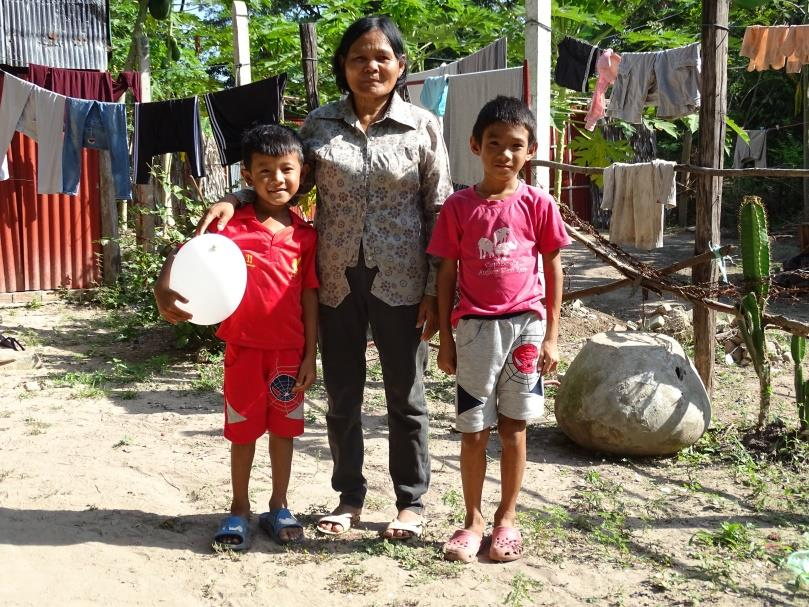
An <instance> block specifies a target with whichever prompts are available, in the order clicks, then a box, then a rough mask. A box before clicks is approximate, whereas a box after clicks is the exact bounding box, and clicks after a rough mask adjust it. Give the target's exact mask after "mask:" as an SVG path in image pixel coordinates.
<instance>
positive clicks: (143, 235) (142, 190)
mask: <svg viewBox="0 0 809 607" xmlns="http://www.w3.org/2000/svg"><path fill="white" fill-rule="evenodd" d="M138 68H139V71H140V97H141V101H142V102H148V101H151V100H152V77H151V60H150V56H149V39H148V38H147V37H146V36H145V35H144V34H141V35H140V36H139V37H138ZM135 198H136V206H138V207H140V209H139V210H141V211H146V212H145V213H142V212H138V210H135V236H136V240H137V242H138V244H139V245H140V246H142V247H143V248H144V249H145V250H147V251H150V250H152V241H153V240H154V215H152V214H151V211H153V210H154V190H153V188H152V187H151V185H149V184H146V185H136V186H135Z"/></svg>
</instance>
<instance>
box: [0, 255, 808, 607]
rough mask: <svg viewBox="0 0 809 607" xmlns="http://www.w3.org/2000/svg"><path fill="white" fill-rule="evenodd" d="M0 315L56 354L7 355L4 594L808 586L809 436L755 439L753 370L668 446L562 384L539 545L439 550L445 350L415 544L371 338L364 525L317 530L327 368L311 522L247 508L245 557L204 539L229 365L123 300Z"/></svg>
mask: <svg viewBox="0 0 809 607" xmlns="http://www.w3.org/2000/svg"><path fill="white" fill-rule="evenodd" d="M571 255H572V256H573V257H575V256H577V255H578V253H572V254H571ZM581 264H584V257H583V256H582V259H581ZM579 267H581V265H580V266H579ZM589 279H590V276H589V275H588V276H586V277H585V278H582V279H581V280H579V281H578V283H577V284H573V285H571V288H580V287H583V286H586V284H584V283H585V282H586V281H587V280H589ZM629 299H630V298H628V297H626V296H624V297H623V299H622V300H619V302H620V303H621V306H619V309H617V310H616V309H613V310H612V311H613V312H620V311H621V310H623V311H624V312H623V314H619V315H620V316H623V317H624V318H627V317H632V316H635V317H637V309H634V310H633V309H632V308H630V307H629V306H628V305H624V304H625V303H626V302H628V301H629ZM599 301H601V300H599ZM596 303H598V302H592V304H593V305H595V304H596ZM589 304H590V302H588V305H589ZM0 317H2V319H1V320H0V328H2V329H1V330H2V331H3V332H4V333H8V334H14V335H16V336H17V337H19V338H20V340H21V341H22V342H23V343H25V344H27V345H28V346H29V348H31V349H33V350H34V351H36V352H37V353H39V355H40V356H41V358H42V361H43V366H42V367H41V368H40V369H37V370H34V371H25V372H22V371H18V372H12V371H6V372H0V393H2V394H3V397H2V399H0V563H1V564H2V565H1V566H0V604H3V605H14V606H16V605H38V606H39V605H43V604H46V605H47V604H58V605H96V604H104V605H138V606H146V605H158V604H160V605H248V604H250V605H261V604H273V605H313V606H317V605H333V604H339V603H350V604H353V605H357V606H360V605H363V606H365V605H367V606H370V605H376V606H383V605H384V606H389V607H394V606H398V607H405V606H408V607H414V606H432V605H441V606H451V605H457V606H459V607H460V606H464V607H470V606H474V605H478V606H485V605H503V604H505V605H512V606H517V605H548V606H551V605H552V606H568V605H570V606H573V605H626V606H645V605H649V606H652V605H707V604H710V605H713V606H716V607H721V606H731V605H732V606H734V607H738V606H748V605H750V606H752V605H798V604H807V602H806V601H807V600H809V594H807V593H806V592H800V591H797V592H796V589H795V587H794V586H792V585H791V579H792V578H791V577H790V576H789V574H788V573H787V572H785V571H784V570H783V569H780V568H779V566H778V565H779V562H780V560H781V559H782V558H783V557H784V556H785V555H786V554H788V553H789V552H790V551H792V550H795V549H797V548H799V547H801V546H802V545H803V544H804V543H805V542H807V543H809V539H807V538H809V536H805V537H804V538H802V537H801V534H803V533H804V532H807V531H808V530H809V517H807V516H806V514H805V513H806V512H807V507H809V484H807V481H806V479H807V474H806V472H807V464H806V461H807V453H808V452H807V451H806V450H803V448H802V447H794V449H791V450H787V451H783V450H782V451H779V452H778V455H779V456H780V460H779V461H778V462H773V461H770V460H765V459H762V456H760V455H757V454H753V455H750V454H749V453H748V451H747V450H745V448H744V447H743V446H742V442H743V440H744V437H743V435H742V430H743V429H744V428H745V427H746V426H749V424H750V423H751V422H752V420H754V419H755V416H756V413H757V393H756V391H755V390H756V382H755V377H754V375H752V371H751V370H750V369H749V368H748V369H740V368H738V367H721V368H719V369H718V381H717V383H718V387H717V394H716V396H715V399H714V407H715V413H714V414H715V418H716V421H715V430H714V431H712V432H711V433H710V435H706V437H705V438H703V440H702V441H701V442H700V443H699V445H698V446H697V447H696V448H694V449H692V450H689V451H688V452H685V453H683V454H681V455H680V456H679V457H673V458H664V459H625V458H609V457H605V456H601V455H599V454H593V453H588V452H585V451H583V450H581V449H579V448H578V447H576V446H575V445H574V444H572V443H571V442H570V441H569V440H568V439H567V438H566V437H565V436H564V435H563V434H562V433H561V432H560V431H559V430H558V429H557V428H556V425H555V421H554V418H553V414H552V408H553V399H552V398H550V399H549V402H548V409H549V415H548V416H547V417H546V418H545V419H544V420H541V421H539V422H537V423H534V424H532V425H531V426H530V428H529V438H528V444H529V452H528V466H527V471H526V475H525V482H524V491H523V495H522V500H521V515H520V516H521V525H522V529H523V534H524V537H525V539H526V546H527V555H526V557H525V558H524V559H523V560H522V561H519V562H515V563H511V564H507V565H500V564H495V563H492V562H490V561H489V560H488V559H487V558H485V557H483V556H481V558H480V559H479V560H478V561H477V562H474V563H472V564H470V565H468V566H461V565H457V564H449V563H445V562H444V561H442V560H441V559H440V546H441V544H442V543H443V542H444V541H445V540H446V538H447V537H448V536H449V535H450V534H451V532H452V530H453V529H454V528H455V527H456V526H457V524H458V522H459V520H460V519H459V517H461V518H462V503H463V502H462V499H461V487H460V479H459V474H458V452H459V437H458V435H457V434H456V433H454V432H453V431H452V430H451V422H452V415H453V412H452V404H451V403H452V396H453V389H452V383H451V381H449V380H447V379H446V378H444V377H443V376H442V375H441V374H440V373H439V372H438V371H437V370H436V369H435V366H434V362H433V366H432V368H431V371H430V377H429V385H428V389H429V396H430V406H431V435H430V436H431V451H432V474H433V482H432V486H431V489H430V492H429V494H428V495H427V503H428V511H427V517H428V519H429V523H428V525H427V527H426V530H425V533H424V535H423V536H422V538H420V539H419V540H417V541H413V542H410V543H408V544H400V543H397V544H390V543H387V542H382V541H380V540H379V539H378V532H379V531H380V530H381V529H382V528H383V527H384V525H385V523H386V522H387V521H389V520H390V519H391V518H392V517H393V516H394V514H395V510H394V508H393V492H392V489H391V486H390V480H389V477H388V475H387V461H388V447H387V440H386V437H387V429H386V417H385V411H384V397H383V394H382V391H381V381H380V380H381V377H380V373H379V368H378V365H377V364H376V360H375V357H376V354H375V352H374V351H373V350H369V355H368V358H369V382H368V385H367V391H366V397H367V398H366V402H367V407H366V409H365V412H364V417H363V423H364V426H365V429H366V434H365V437H366V443H365V444H366V454H367V456H366V465H365V473H366V476H367V478H368V481H369V485H370V493H369V496H368V501H367V503H366V509H365V512H364V515H363V521H362V523H361V524H360V526H359V527H358V528H357V529H356V530H354V531H352V532H350V533H349V534H346V535H344V536H341V537H340V538H337V539H331V538H323V537H319V536H317V534H316V533H315V531H314V522H315V521H316V519H317V516H318V515H320V514H323V513H325V512H326V511H328V510H329V509H330V508H331V507H333V506H334V505H335V503H336V501H335V500H336V497H335V495H334V493H333V492H332V491H331V488H330V485H329V477H330V470H331V462H330V457H329V450H328V443H327V439H326V430H325V423H324V410H325V403H324V399H323V393H322V387H320V386H317V387H316V389H315V390H313V391H312V392H311V394H310V395H309V399H308V401H307V404H308V412H307V416H306V417H307V431H306V434H305V435H304V436H303V438H302V439H300V440H299V441H298V442H297V445H296V448H297V452H296V456H295V461H294V468H293V480H292V486H291V505H292V507H293V509H294V510H295V511H296V512H297V513H298V514H299V515H302V517H303V519H304V521H305V523H306V541H305V542H304V543H302V544H300V545H298V546H295V547H291V548H281V547H279V546H278V545H276V544H274V543H273V542H272V541H271V540H270V539H269V538H267V537H266V536H265V535H263V533H262V532H261V531H260V530H258V529H257V528H256V522H257V521H256V519H257V517H255V516H254V517H253V520H252V526H253V542H252V547H251V550H250V551H249V552H248V553H246V554H243V555H233V554H228V553H215V552H213V551H212V550H211V547H210V539H211V535H212V533H213V531H214V529H215V527H216V525H217V522H218V520H219V519H220V518H221V516H222V513H223V512H224V510H225V508H226V507H227V505H228V503H229V468H228V448H227V443H226V441H225V440H224V439H223V438H221V422H222V413H221V393H220V392H218V390H217V389H216V388H215V385H216V370H217V369H218V367H219V365H218V364H217V363H215V362H213V363H208V364H206V363H200V362H197V360H198V359H196V358H195V357H194V355H189V354H188V353H183V352H180V351H175V350H173V349H171V348H170V347H169V346H168V344H170V343H171V341H172V336H171V332H170V330H168V329H167V328H158V329H154V330H151V331H148V332H143V333H139V334H135V335H128V334H126V332H124V334H122V327H123V326H124V325H125V321H126V317H125V316H120V315H114V314H110V313H109V312H105V311H103V310H99V309H97V308H92V307H88V306H74V305H67V304H52V305H45V306H42V307H17V308H5V309H0ZM616 322H618V321H617V320H616V319H615V318H614V317H612V316H609V315H606V314H604V313H602V312H600V311H597V310H594V309H590V308H582V309H579V310H575V311H570V310H568V311H567V312H566V316H565V317H564V319H563V325H562V342H563V343H562V350H563V356H564V358H565V360H567V361H570V360H572V358H573V357H574V356H575V353H576V352H577V351H578V349H579V348H580V347H581V345H582V343H583V342H584V340H586V338H587V337H589V336H590V335H592V334H593V333H596V332H598V331H601V330H605V329H609V328H611V327H612V326H613V325H614V324H615V323H616ZM791 373H792V371H791V368H786V367H779V368H777V369H776V370H775V372H774V375H775V384H776V390H775V396H774V404H773V413H774V414H775V415H777V416H779V417H781V418H783V419H784V420H786V424H787V425H788V426H790V425H791V426H794V424H795V415H794V412H793V409H794V404H793V398H794V397H793V395H792V392H791V383H790V382H791ZM211 376H213V380H212V382H211V381H209V380H210V378H211ZM739 428H741V429H742V430H739ZM261 445H262V448H261V449H260V450H259V455H258V456H257V458H256V460H257V461H256V467H255V471H254V476H253V479H254V480H253V483H252V486H251V493H252V497H253V505H254V510H255V512H260V511H263V510H264V509H266V500H267V499H268V497H269V493H270V481H271V479H270V475H269V467H268V464H269V460H268V456H267V454H266V439H265V440H264V441H263V442H262V443H261ZM498 452H499V444H498V441H497V439H496V436H495V438H494V439H493V440H492V441H491V444H490V448H489V454H490V456H491V459H490V462H489V463H490V466H489V471H488V474H489V477H488V481H487V484H486V488H485V496H484V502H485V503H484V506H485V509H486V512H487V514H488V515H490V516H491V514H493V512H494V509H495V507H496V503H497V498H498V496H497V487H498V485H497V479H498V478H499V470H498V465H497V461H498ZM785 454H786V456H785ZM723 524H724V525H725V527H724V528H723V527H722V525H723ZM728 525H730V526H728ZM700 532H702V534H700ZM695 534H696V535H695ZM807 547H809V546H807Z"/></svg>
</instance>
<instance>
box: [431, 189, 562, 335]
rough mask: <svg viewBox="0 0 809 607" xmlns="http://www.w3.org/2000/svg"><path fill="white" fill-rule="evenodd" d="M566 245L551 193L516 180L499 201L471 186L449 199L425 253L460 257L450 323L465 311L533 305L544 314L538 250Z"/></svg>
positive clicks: (483, 312) (531, 307) (478, 312)
mask: <svg viewBox="0 0 809 607" xmlns="http://www.w3.org/2000/svg"><path fill="white" fill-rule="evenodd" d="M568 244H570V238H569V237H568V235H567V233H566V232H565V226H564V223H563V222H562V217H561V216H560V215H559V210H558V209H557V208H556V203H555V202H554V200H553V198H551V197H550V196H549V195H548V194H546V193H545V192H543V191H542V190H540V189H538V188H534V187H531V186H529V185H526V184H525V183H522V182H521V183H520V186H519V187H518V188H517V191H515V192H514V193H513V194H512V195H511V196H509V197H508V198H505V199H503V200H486V199H485V198H483V197H481V196H480V195H479V194H478V193H477V192H476V191H475V190H474V188H466V189H464V190H460V191H458V192H455V193H454V194H453V195H452V196H450V197H449V198H447V201H446V202H445V203H444V206H443V208H442V209H441V213H440V214H439V215H438V221H437V222H436V225H435V228H434V229H433V235H432V238H431V240H430V246H429V247H427V252H428V253H429V254H430V255H434V256H436V257H448V258H451V259H457V260H459V270H458V290H459V291H460V300H459V302H458V305H457V306H455V309H454V310H453V311H452V324H453V326H454V325H455V324H457V322H458V319H459V318H462V317H464V316H468V315H478V316H498V315H502V314H511V313H517V312H527V311H529V310H533V311H535V312H536V313H537V316H539V317H540V318H545V307H544V306H543V305H542V301H541V300H542V297H543V296H544V294H545V293H544V288H543V286H542V283H541V281H540V278H539V260H538V257H539V255H542V254H543V253H550V252H552V251H555V250H557V249H560V248H561V247H564V246H566V245H568Z"/></svg>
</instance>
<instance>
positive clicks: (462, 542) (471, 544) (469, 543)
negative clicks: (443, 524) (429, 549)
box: [444, 529, 483, 563]
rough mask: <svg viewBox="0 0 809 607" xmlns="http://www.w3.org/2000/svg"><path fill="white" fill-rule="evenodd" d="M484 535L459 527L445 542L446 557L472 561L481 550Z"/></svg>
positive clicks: (452, 559) (463, 561) (447, 558)
mask: <svg viewBox="0 0 809 607" xmlns="http://www.w3.org/2000/svg"><path fill="white" fill-rule="evenodd" d="M482 541H483V537H482V536H480V535H478V534H476V533H472V532H471V531H468V530H466V529H458V530H457V531H456V532H455V533H453V534H452V537H451V538H449V541H448V542H447V543H446V544H444V558H445V559H446V560H448V561H461V562H462V563H471V562H472V561H473V560H474V559H475V556H477V553H478V552H479V551H480V544H481V542H482Z"/></svg>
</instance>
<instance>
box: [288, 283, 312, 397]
mask: <svg viewBox="0 0 809 607" xmlns="http://www.w3.org/2000/svg"><path fill="white" fill-rule="evenodd" d="M301 307H302V308H303V336H304V346H303V358H302V359H301V368H300V370H299V371H298V378H297V381H296V382H295V386H294V387H293V388H292V391H293V392H303V391H304V390H306V389H307V388H309V386H311V385H312V384H313V383H314V382H315V379H317V365H316V362H315V361H316V358H317V289H304V290H303V292H302V293H301Z"/></svg>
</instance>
